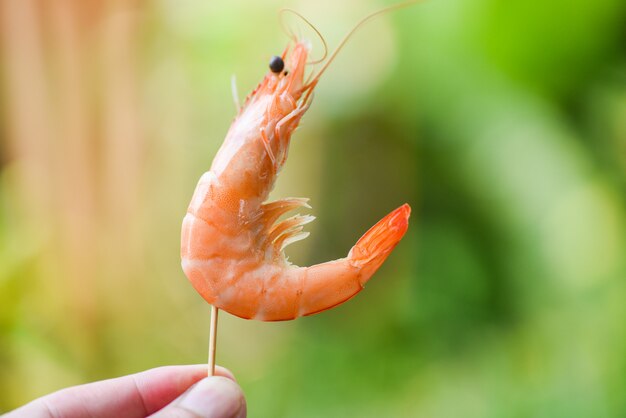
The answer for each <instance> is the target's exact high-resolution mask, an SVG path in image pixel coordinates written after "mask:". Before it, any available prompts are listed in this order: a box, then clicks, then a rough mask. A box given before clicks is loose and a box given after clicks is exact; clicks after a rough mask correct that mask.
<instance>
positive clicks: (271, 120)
mask: <svg viewBox="0 0 626 418" xmlns="http://www.w3.org/2000/svg"><path fill="white" fill-rule="evenodd" d="M371 16H373V15H370V16H368V17H367V18H366V19H368V18H369V17H371ZM366 19H364V20H366ZM360 23H363V21H361V22H360ZM356 27H358V25H357V26H356ZM356 27H355V29H356ZM353 31H354V29H353ZM351 33H352V32H350V33H349V34H348V35H347V36H346V38H344V41H343V42H342V43H341V44H340V46H339V47H338V48H337V49H336V50H335V52H334V54H333V55H331V57H330V58H329V61H327V63H326V64H325V65H324V66H323V67H322V69H321V70H320V71H318V73H317V74H316V75H315V77H312V80H311V81H308V82H305V78H304V76H305V66H306V64H307V57H308V55H309V49H310V46H309V44H308V43H307V42H306V41H302V40H298V39H294V40H293V45H292V46H291V47H290V46H287V48H286V49H285V50H284V52H283V53H282V55H281V56H280V57H278V56H277V57H274V58H273V59H272V61H271V62H270V71H269V72H268V73H267V74H266V76H265V78H264V79H263V81H262V82H261V83H260V84H259V86H258V87H257V88H256V89H255V90H254V91H253V92H252V93H251V94H250V95H249V96H248V98H247V99H246V101H245V103H244V105H243V106H242V107H241V108H240V110H239V112H238V114H237V116H236V118H235V120H234V121H233V123H232V125H231V127H230V129H229V131H228V133H227V135H226V139H225V140H224V143H223V144H222V146H221V148H220V149H219V151H218V152H217V154H216V156H215V158H214V160H213V163H212V165H211V168H210V170H209V171H207V172H206V173H204V174H203V175H202V177H201V178H200V180H199V182H198V185H197V186H196V189H195V191H194V194H193V197H192V199H191V203H190V204H189V208H188V210H187V214H186V215H185V217H184V219H183V224H182V234H181V235H182V236H181V258H182V268H183V271H184V272H185V274H186V276H187V278H188V279H189V280H190V281H191V283H192V284H193V286H194V288H195V289H196V290H197V291H198V292H199V293H200V295H201V296H202V297H203V298H204V299H205V300H206V301H207V302H208V303H210V304H211V305H213V306H215V307H217V308H219V309H222V310H225V311H227V312H229V313H231V314H233V315H236V316H238V317H241V318H245V319H256V320H261V321H284V320H291V319H295V318H298V317H301V316H306V315H313V314H316V313H319V312H322V311H325V310H327V309H330V308H332V307H334V306H337V305H339V304H341V303H343V302H345V301H347V300H348V299H351V298H352V297H353V296H355V295H356V294H357V293H359V292H360V291H361V290H362V289H363V287H364V286H365V283H367V281H368V280H369V279H370V278H371V277H372V275H373V274H374V272H376V270H377V269H378V268H379V267H380V266H381V265H382V263H383V262H384V261H385V259H386V258H387V257H388V256H389V254H390V253H391V251H392V250H393V248H394V247H395V246H396V245H397V244H398V242H399V241H400V239H401V238H402V237H403V236H404V234H405V232H406V231H407V228H408V219H409V215H410V213H411V208H410V207H409V205H408V204H404V205H402V206H400V207H399V208H397V209H395V210H394V211H392V212H391V213H389V214H388V215H387V216H385V217H384V218H382V219H381V220H380V221H379V222H378V223H376V224H375V225H374V226H373V227H372V228H370V229H369V230H368V231H367V232H366V233H365V234H364V235H363V236H362V237H361V238H360V239H359V240H358V241H357V243H356V244H355V245H354V246H353V247H352V249H351V250H350V251H349V253H348V255H347V256H346V257H345V258H341V259H338V260H334V261H328V262H325V263H321V264H316V265H313V266H309V267H299V266H296V265H293V264H290V263H289V262H288V261H287V258H286V257H285V253H284V250H285V247H287V246H288V245H289V244H291V243H293V242H296V241H298V240H301V239H304V238H306V237H307V236H308V233H307V232H303V227H304V225H305V224H307V223H309V222H311V221H312V220H313V219H314V217H313V216H310V215H295V216H292V217H290V218H287V219H284V220H282V221H278V220H279V218H280V217H281V216H283V215H284V214H286V213H288V212H290V211H292V210H295V209H298V208H310V206H309V205H308V204H307V201H308V199H305V198H286V199H280V200H276V201H273V202H266V200H267V199H268V196H269V193H270V191H271V190H272V188H273V186H274V183H275V181H276V178H277V175H278V173H279V172H280V170H281V168H282V167H283V165H284V164H285V161H286V159H287V153H288V150H289V144H290V141H291V135H292V133H293V131H294V130H295V129H296V128H297V127H298V124H299V123H300V120H301V119H302V117H303V115H304V114H305V113H306V111H307V109H308V108H309V106H310V105H311V101H312V98H313V94H312V93H313V91H314V89H315V87H316V85H317V83H318V81H319V78H320V76H321V75H322V73H323V72H324V71H325V69H326V68H327V67H328V64H330V62H331V61H332V59H333V58H334V56H335V55H336V53H337V52H338V51H339V49H340V48H341V46H343V44H344V43H345V40H346V39H347V38H348V36H349V35H350V34H351Z"/></svg>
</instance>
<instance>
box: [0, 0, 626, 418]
mask: <svg viewBox="0 0 626 418" xmlns="http://www.w3.org/2000/svg"><path fill="white" fill-rule="evenodd" d="M118 3H119V4H118V6H117V8H108V9H107V8H104V9H102V10H101V9H89V10H87V11H85V10H82V12H81V13H75V14H73V15H71V14H70V15H71V16H74V17H73V18H74V19H76V20H77V21H79V22H83V21H84V24H83V25H82V26H81V25H77V27H78V28H79V29H80V30H82V31H83V33H84V34H86V36H85V37H84V38H83V37H80V36H78V41H77V42H78V45H80V49H78V50H77V49H75V48H73V47H72V45H74V44H72V42H71V39H72V38H71V34H70V35H67V33H65V32H63V31H62V30H59V32H58V33H60V34H61V35H63V34H64V33H65V35H67V36H65V37H63V36H61V35H59V37H58V38H55V37H54V36H53V37H52V41H50V40H48V41H46V42H44V41H43V40H41V42H40V43H37V42H36V41H33V42H32V43H31V44H28V41H29V39H30V38H29V37H28V36H26V35H29V34H30V35H32V33H31V32H32V31H34V30H35V29H36V28H37V27H38V26H37V24H33V25H31V26H28V25H20V26H19V27H10V25H9V24H8V23H7V22H9V21H8V20H7V19H12V20H11V21H13V20H15V21H16V22H28V16H30V15H28V13H31V14H32V16H31V18H32V19H33V21H37V19H35V17H33V16H39V17H38V18H39V19H40V20H43V21H46V19H50V22H52V24H51V26H52V27H53V28H54V27H57V29H58V28H63V27H65V26H63V25H60V26H55V25H54V23H55V22H57V20H58V19H60V18H59V16H64V15H63V13H61V12H60V11H59V10H56V9H57V8H61V7H62V6H60V3H59V5H52V6H51V5H50V4H48V5H46V6H41V5H40V3H37V2H36V1H35V0H28V1H23V2H8V1H7V2H3V6H2V7H3V13H2V15H3V18H4V19H5V21H4V26H5V28H4V32H3V45H4V46H3V56H2V61H0V62H2V65H3V71H2V74H3V76H4V78H5V80H6V82H5V83H4V85H3V86H4V87H3V89H2V90H1V91H0V92H1V94H2V96H1V97H2V99H1V100H2V104H3V106H2V108H3V109H4V110H3V111H2V117H1V118H0V124H1V125H0V127H1V128H2V132H3V136H2V138H1V141H2V142H0V157H1V158H0V161H1V164H2V165H1V166H0V170H1V171H0V393H1V394H2V395H0V410H6V409H9V408H13V407H16V406H17V405H19V404H21V403H24V402H27V401H28V400H30V399H32V398H34V397H36V396H40V395H42V394H44V393H47V392H50V391H52V390H55V389H58V388H61V387H64V386H67V385H70V384H78V383H82V382H85V381H89V380H93V379H101V378H106V377H112V376H116V375H120V374H126V373H130V372H135V371H138V370H142V369H145V368H149V367H153V366H157V365H164V364H174V363H190V362H197V363H200V362H203V361H205V354H206V347H207V344H206V336H207V330H208V307H207V306H206V305H205V303H204V302H203V301H202V300H201V298H200V297H199V296H197V295H196V294H195V292H194V291H193V289H192V287H191V286H190V285H189V284H188V283H187V281H186V280H185V278H184V276H183V274H182V272H181V271H180V267H179V259H178V251H179V249H178V245H179V241H178V240H179V233H180V232H179V229H180V222H181V219H182V215H183V214H184V211H185V208H186V205H187V204H188V200H189V198H190V196H191V193H192V191H193V187H194V186H195V183H196V181H197V179H198V178H199V176H200V175H201V173H202V172H203V171H205V170H206V169H207V168H208V166H209V164H210V161H211V158H212V156H213V155H214V153H215V151H216V150H217V148H218V147H219V145H220V143H221V140H222V138H223V136H224V134H225V132H226V130H227V129H228V126H229V124H230V122H231V121H232V118H233V115H234V106H233V105H232V103H231V102H232V100H231V93H230V82H229V79H230V76H231V74H233V73H234V74H236V75H237V79H238V84H239V88H240V93H241V94H245V93H244V92H246V91H250V90H251V89H252V88H253V87H254V86H255V85H256V83H257V82H258V81H259V80H260V78H261V77H262V76H263V74H264V72H265V71H266V65H267V58H268V57H269V56H271V55H273V54H275V53H277V52H280V51H282V49H283V48H284V44H285V42H286V40H287V38H286V36H285V35H284V34H282V33H281V31H280V26H279V24H278V19H277V16H276V10H278V9H279V8H280V7H293V8H295V9H297V10H299V11H300V12H302V13H303V14H304V15H305V16H307V18H309V19H310V20H311V21H312V22H313V23H315V24H317V25H318V28H319V29H320V31H321V33H323V34H324V35H325V36H327V40H328V42H329V44H330V45H331V46H332V45H336V44H337V42H338V40H339V39H340V37H341V35H342V34H343V33H345V32H346V31H347V30H348V29H349V28H350V27H351V25H352V24H354V22H356V21H357V20H358V19H359V18H360V17H361V16H363V15H365V14H366V13H368V12H369V11H372V10H375V9H376V8H379V7H381V6H382V4H381V3H376V2H374V1H356V0H352V1H346V2H341V3H340V4H339V3H338V2H331V1H327V0H325V1H320V2H306V3H305V2H290V3H281V2H278V0H272V1H268V2H244V1H241V0H239V1H233V2H202V1H185V2H179V1H176V0H161V1H156V2H131V1H128V2H118ZM18 4H22V5H31V7H32V10H31V9H28V8H27V7H26V6H24V7H25V9H20V6H16V5H18ZM64 4H65V7H68V8H71V7H74V8H77V9H80V8H81V7H85V6H84V3H83V6H80V4H81V3H80V2H73V3H72V2H67V3H64ZM9 5H11V6H9ZM24 10H26V11H24ZM29 10H30V11H29ZM33 10H35V12H33ZM11 13H15V15H12V14H11ZM24 16H26V17H24ZM50 16H52V17H50ZM18 18H21V19H26V20H24V21H23V20H19V19H18ZM55 19H57V20H55ZM60 21H61V22H63V21H62V20H60ZM128 22H130V23H128ZM293 24H294V25H296V26H298V27H300V29H301V30H302V31H303V32H306V31H307V28H306V26H304V25H303V24H302V23H301V22H295V23H293ZM42 26H43V27H44V29H45V28H46V27H47V26H46V25H45V24H42ZM129 27H130V28H131V29H132V30H128V31H124V30H121V31H120V30H118V29H119V28H122V29H128V28H129ZM7 28H8V29H7ZM11 28H12V29H11ZM625 28H626V3H625V2H624V1H621V0H594V1H591V0H575V1H564V0H557V1H552V2H547V3H546V2H543V3H539V2H528V1H523V0H510V1H503V0H478V1H474V2H462V1H460V0H443V1H438V0H432V1H429V2H425V3H422V4H420V5H417V6H414V7H411V8H407V9H403V10H401V11H396V12H394V13H392V14H390V15H387V16H385V17H382V18H380V19H378V20H377V21H375V22H372V23H371V24H369V25H367V26H366V27H364V28H363V29H362V30H361V31H360V32H359V33H358V34H357V35H356V36H355V37H354V38H353V39H352V40H351V42H350V43H349V45H348V46H347V47H346V49H345V50H344V51H342V54H340V56H339V57H338V59H337V60H336V62H335V63H334V64H333V66H332V67H331V68H330V70H329V71H328V72H327V73H326V74H325V76H324V78H323V79H322V81H321V83H320V86H319V88H318V91H317V95H316V98H315V101H314V103H313V106H312V108H311V110H310V111H309V113H308V114H307V115H306V117H305V118H304V120H303V123H302V127H301V128H300V129H299V130H298V131H297V133H296V134H295V136H294V139H293V143H292V148H291V151H290V157H289V161H288V163H287V166H286V168H285V170H284V171H283V173H282V175H281V177H280V179H279V182H278V185H277V188H276V190H275V192H274V195H275V196H277V197H281V196H291V195H293V196H308V197H311V198H312V200H311V203H312V205H313V210H312V212H313V213H314V214H315V215H316V216H318V220H317V221H316V222H315V223H314V224H312V226H311V228H310V229H311V230H312V236H311V237H310V238H309V239H308V240H306V241H305V242H304V243H302V244H299V245H298V246H294V248H293V249H291V247H290V251H289V255H290V258H291V259H292V260H294V261H295V262H296V263H297V264H310V263H316V262H320V261H323V260H326V259H330V258H337V257H340V256H343V255H345V252H346V251H347V249H348V248H349V247H350V246H351V245H352V244H353V243H354V242H355V241H356V239H357V238H358V237H359V236H360V234H361V233H362V232H363V231H365V230H366V229H367V228H368V227H369V226H370V225H372V224H373V223H374V222H375V221H376V220H377V219H379V218H380V217H381V216H382V215H384V214H385V213H387V212H388V211H389V210H390V209H392V208H394V207H396V206H399V205H400V204H402V203H403V202H405V201H408V202H409V203H410V204H411V205H412V207H413V210H414V212H413V217H412V220H411V222H412V223H411V228H410V230H409V233H408V234H407V236H406V237H405V239H404V240H403V241H402V243H401V244H400V245H399V246H398V247H397V249H396V251H395V253H394V255H393V256H391V257H390V259H389V260H388V262H387V263H386V264H385V265H384V266H383V267H382V268H381V270H380V272H379V273H377V275H376V277H375V278H374V280H372V281H371V282H370V283H369V284H368V287H367V289H366V290H365V291H364V292H363V293H362V294H361V295H360V296H359V297H357V298H355V299H354V300H352V301H350V302H349V303H347V304H345V305H342V306H340V307H338V308H336V309H333V310H332V311H329V312H326V313H324V314H322V315H317V316H314V317H309V318H304V319H300V320H297V321H293V322H286V323H259V322H252V321H244V320H240V319H238V318H233V317H230V316H228V315H224V316H223V320H221V323H220V340H219V348H218V350H219V352H218V362H219V363H220V364H222V365H224V366H226V367H228V368H230V369H231V370H232V371H233V372H234V373H235V374H236V375H237V377H238V379H239V382H240V384H241V385H242V387H243V388H244V390H245V392H246V394H247V398H248V405H249V406H248V409H249V411H250V415H251V416H254V417H292V416H296V417H320V416H324V417H345V416H358V417H380V416H393V417H430V418H433V417H453V416H464V417H527V416H533V417H619V416H625V415H626V397H625V396H624V393H626V325H625V318H626V281H625V278H626V210H625V206H626V200H625V198H624V196H625V193H624V192H625V191H626V30H625ZM44 29H42V30H41V31H40V32H37V33H38V35H37V36H39V38H41V39H45V38H46V36H45V33H46V32H45V30H44ZM10 30H15V31H24V32H23V33H22V34H23V35H24V37H16V36H12V35H15V33H19V32H10ZM80 30H78V29H77V32H76V33H74V36H76V34H77V33H80ZM53 33H56V32H54V31H53ZM120 33H121V34H122V35H119V34H120ZM124 34H126V35H124ZM118 36H121V37H122V38H119V37H118ZM123 36H128V39H126V40H125V39H124V38H123ZM39 38H38V39H39ZM55 39H56V41H54V40H55ZM68 39H69V40H68ZM101 41H102V42H101ZM126 41H129V42H126ZM20 42H22V43H20ZM55 42H57V43H55ZM64 42H65V43H64ZM15 45H17V46H19V47H20V48H21V49H20V48H14V46H15ZM25 45H26V46H25ZM29 45H30V46H29ZM33 45H34V46H33ZM64 45H65V46H67V45H69V47H68V48H67V49H63V46H64ZM107 45H108V46H107ZM35 47H37V48H35ZM29 48H31V49H29ZM121 48H128V50H125V51H126V53H127V54H128V55H124V54H122V55H116V54H117V53H116V51H118V49H121ZM101 50H103V51H104V52H103V53H102V55H99V52H98V51H101ZM16 51H17V52H16ZM64 51H65V52H64ZM72 51H74V52H76V51H78V52H76V53H77V54H78V55H79V58H80V59H79V62H80V63H81V64H80V65H79V66H78V67H77V68H79V70H80V71H79V74H82V78H79V79H76V77H74V76H75V75H76V74H75V73H72V72H71V71H69V70H68V69H67V68H70V69H71V68H73V67H71V66H72V65H74V64H75V63H76V60H75V58H76V57H75V56H73V55H72ZM94 51H95V52H94ZM107 51H108V52H107ZM318 51H319V49H318ZM31 52H32V54H30V53H31ZM24 57H26V58H28V60H27V59H26V58H24ZM120 57H121V59H118V58H120ZM129 57H132V59H128V58H129ZM114 58H116V59H114ZM73 59H74V61H72V60H73ZM37 60H41V61H43V62H45V63H46V65H47V67H46V68H48V69H47V70H46V72H45V73H41V74H40V73H35V71H38V69H37V67H36V66H28V65H25V64H24V63H32V62H38V61H37ZM64 60H67V62H69V64H68V66H69V67H67V68H66V67H63V65H62V64H63V63H64V62H65V61H64ZM59 62H60V63H61V65H59ZM94 62H95V63H97V65H95V64H94ZM72 63H74V64H72ZM64 71H69V74H73V76H69V77H68V78H67V79H64V78H63V74H64ZM21 74H26V75H27V76H24V78H23V79H21V78H20V75H21ZM33 74H39V76H40V78H36V79H33V77H34V76H33ZM42 74H43V75H42ZM111 74H112V76H111ZM120 74H121V76H120ZM129 74H130V76H129ZM68 80H69V82H70V84H68V86H69V85H74V84H75V83H82V84H80V86H79V90H78V92H77V96H76V97H79V98H82V99H81V100H82V101H80V100H79V101H78V102H76V101H72V100H71V99H72V97H73V96H71V95H70V93H67V89H66V88H64V84H63V83H64V82H65V83H67V82H68ZM103 80H104V81H103ZM20 83H22V84H20ZM31 84H32V85H33V86H35V87H37V86H45V87H46V91H47V92H48V93H49V97H48V99H47V100H48V101H47V102H45V103H47V105H41V103H40V102H39V101H38V100H36V99H37V97H39V96H38V94H40V93H41V91H42V90H41V89H38V88H35V89H34V90H33V89H31V90H29V88H28V87H29V86H30V85H31ZM128 92H131V93H133V94H130V95H128ZM108 95H110V97H109V96H108ZM24 97H26V99H24ZM28 97H31V98H33V99H32V100H31V101H28V100H27V99H28ZM68 97H69V99H68ZM107 97H109V98H108V99H107ZM42 100H43V99H42ZM76 100H78V99H76ZM16 103H17V104H16ZM24 103H26V104H27V105H25V106H22V105H23V104H24ZM28 103H30V105H29V104H28ZM76 103H82V105H81V106H74V107H72V106H73V105H76ZM20 106H22V107H20ZM66 108H67V109H69V110H67V111H66V112H65V113H64V110H65V109H66ZM85 109H87V110H85ZM81 112H82V113H81ZM23 115H27V117H26V119H24V122H20V121H21V120H22V119H20V118H19V117H20V116H23ZM63 115H65V116H66V117H67V118H66V119H63ZM36 117H37V118H38V119H37V118H36ZM55 121H58V123H56V122H55ZM20 123H22V124H21V125H20ZM46 123H48V124H49V126H52V127H53V128H51V129H49V130H46V129H44V128H43V127H45V126H48V125H46ZM64 124H67V126H70V127H71V126H75V125H76V126H78V128H77V129H78V131H75V130H72V129H71V128H68V129H67V132H69V134H76V132H79V133H78V134H76V142H71V141H69V140H65V141H64V140H63V138H66V135H65V134H64V133H65V132H66V130H64V128H63V127H64V126H65V125H64ZM74 124H75V125H74ZM85 126H87V128H85ZM38 127H39V128H41V131H40V134H39V135H34V134H33V132H35V133H37V131H36V129H37V128H38ZM29 129H34V130H35V131H32V130H29ZM49 132H56V134H58V136H52V134H49ZM81 132H82V134H81ZM83 134H84V135H83ZM29 135H31V136H29ZM33 135H34V136H33ZM67 137H71V135H70V136H67ZM29 141H30V142H29ZM24 144H27V145H29V144H30V145H29V146H25V145H24ZM77 147H78V148H79V149H81V150H82V151H81V152H83V154H80V153H77V152H78V151H76V149H77ZM81 147H82V148H81ZM46 150H52V152H47V151H46ZM85 161H87V162H86V163H85ZM46 170H48V171H46ZM58 173H61V174H62V175H61V174H58ZM63 173H64V174H63ZM33 179H34V181H33ZM85 179H86V180H85ZM83 181H90V183H85V184H83V183H81V182H83ZM37 187H40V189H38V188H37ZM46 193H47V194H50V195H51V196H52V197H51V198H50V200H48V201H46V200H38V199H40V198H41V199H44V198H45V196H47V194H46ZM42 196H43V197H42ZM42 202H44V203H42ZM45 202H52V203H50V204H49V205H48V204H45ZM84 202H87V203H88V204H87V203H85V204H83V203H84Z"/></svg>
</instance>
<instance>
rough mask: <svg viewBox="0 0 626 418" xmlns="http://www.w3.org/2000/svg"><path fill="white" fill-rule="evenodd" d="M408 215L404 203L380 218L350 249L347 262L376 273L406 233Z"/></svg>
mask: <svg viewBox="0 0 626 418" xmlns="http://www.w3.org/2000/svg"><path fill="white" fill-rule="evenodd" d="M410 215H411V207H410V206H409V205H408V204H406V203H405V204H404V205H402V206H400V207H399V208H397V209H395V210H394V211H392V212H391V213H389V214H388V215H387V216H385V217H384V218H382V219H381V220H380V221H378V222H377V223H376V225H374V226H373V227H371V228H370V229H369V230H368V231H367V232H366V233H365V234H363V236H362V237H361V238H360V239H359V240H358V241H357V243H356V244H355V245H354V247H352V249H351V250H350V253H349V254H348V260H350V261H351V263H352V264H353V265H355V266H357V267H362V268H367V269H368V270H370V269H371V270H372V273H373V272H374V271H376V269H378V267H380V265H381V264H382V263H383V261H385V259H386V258H387V256H388V255H389V254H390V253H391V251H392V250H393V249H394V247H395V246H396V245H397V244H398V242H400V240H401V239H402V237H403V236H404V234H405V233H406V230H407V229H408V227H409V216H410ZM365 276H367V275H365ZM365 276H364V277H365ZM367 279H369V277H367ZM361 284H364V282H363V283H361Z"/></svg>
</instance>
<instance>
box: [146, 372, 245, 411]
mask: <svg viewBox="0 0 626 418" xmlns="http://www.w3.org/2000/svg"><path fill="white" fill-rule="evenodd" d="M170 417H171V418H174V417H175V418H245V417H246V400H245V398H244V396H243V392H242V391H241V388H240V387H239V386H238V385H237V383H235V382H233V381H232V380H230V379H228V378H225V377H220V376H215V377H207V378H204V379H202V380H200V381H199V382H198V383H196V384H195V385H193V386H192V387H190V388H189V389H188V390H187V391H186V392H185V393H183V394H182V395H180V397H178V398H177V399H175V400H174V401H173V402H172V403H170V404H169V405H167V406H166V407H165V408H163V409H161V410H160V411H158V412H157V413H156V414H154V415H152V418H170Z"/></svg>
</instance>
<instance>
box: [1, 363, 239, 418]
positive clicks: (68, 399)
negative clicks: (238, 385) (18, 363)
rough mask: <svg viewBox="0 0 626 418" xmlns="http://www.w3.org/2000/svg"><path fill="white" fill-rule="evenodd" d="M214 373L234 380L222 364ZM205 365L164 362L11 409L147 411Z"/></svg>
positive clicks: (16, 415)
mask: <svg viewBox="0 0 626 418" xmlns="http://www.w3.org/2000/svg"><path fill="white" fill-rule="evenodd" d="M215 372H216V374H217V375H220V376H224V377H226V378H228V379H231V380H233V381H234V380H235V378H234V376H233V374H232V373H231V372H230V371H228V370H227V369H225V368H223V367H219V366H218V367H216V369H215ZM206 375H207V366H206V364H205V365H190V366H165V367H158V368H156V369H151V370H147V371H145V372H141V373H137V374H133V375H128V376H123V377H118V378H115V379H110V380H104V381H101V382H94V383H89V384H86V385H81V386H75V387H71V388H67V389H63V390H60V391H58V392H55V393H52V394H50V395H47V396H44V397H43V398H39V399H36V400H35V401H33V402H31V403H29V404H27V405H25V406H23V407H21V408H19V409H16V410H15V411H13V412H12V413H9V414H8V415H6V418H20V417H39V416H41V417H63V418H72V417H82V416H91V417H113V416H114V417H120V418H135V417H142V418H143V417H145V416H147V415H150V414H152V413H154V412H156V411H158V410H159V409H161V408H163V407H164V406H165V405H167V404H169V403H170V402H172V401H173V400H174V399H176V398H177V397H178V396H180V395H181V394H182V393H183V392H185V391H186V390H187V389H188V388H189V387H190V386H191V385H193V384H194V383H196V382H197V381H199V380H201V379H202V378H204V377H206Z"/></svg>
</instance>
